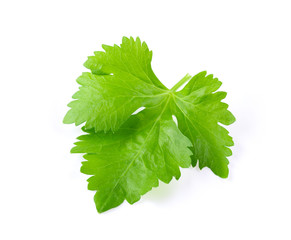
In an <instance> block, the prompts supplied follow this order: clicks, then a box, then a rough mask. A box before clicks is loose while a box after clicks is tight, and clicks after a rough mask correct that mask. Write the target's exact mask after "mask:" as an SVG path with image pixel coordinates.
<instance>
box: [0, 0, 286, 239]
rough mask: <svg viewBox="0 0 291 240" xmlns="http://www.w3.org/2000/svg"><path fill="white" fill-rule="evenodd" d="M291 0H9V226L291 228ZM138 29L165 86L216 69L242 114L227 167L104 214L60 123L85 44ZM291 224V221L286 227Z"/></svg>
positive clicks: (111, 232)
mask: <svg viewBox="0 0 291 240" xmlns="http://www.w3.org/2000/svg"><path fill="white" fill-rule="evenodd" d="M290 11H291V6H290V1H280V0H276V1H267V0H265V1H255V0H252V1H246V0H245V1H234V0H231V1H205V0H204V1H183V0H179V1H169V0H168V1H158V0H156V1H150V0H147V1H137V0H135V1H125V0H122V1H121V0H120V1H105V0H102V1H98V0H97V1H96V0H95V1H84V0H83V1H72V0H70V1H61V0H57V1H54V0H50V1H40V0H38V1H20V0H19V1H12V0H11V1H8V0H7V1H1V3H0V24H1V38H0V43H1V44H0V50H1V52H0V59H1V60H0V61H1V63H0V68H1V71H0V75H1V77H0V80H1V85H0V92H1V93H0V104H1V105H0V108H1V109H0V114H1V118H0V121H1V132H0V141H1V143H0V149H1V167H0V186H1V188H0V194H1V198H0V221H1V223H0V239H3V240H10V239H17V240H19V239H30V240H34V239H38V240H39V239H50V240H51V239H61V240H64V239H70V240H74V239H82V240H85V239H102V240H103V239H199V240H203V239H211V240H212V239H216V240H220V239H224V240H228V239H232V240H233V239H244V240H245V239H280V240H281V239H291V233H290V231H291V230H290V226H291V217H290V215H291V207H290V204H291V197H290V189H291V188H290V184H291V174H290V168H291V157H290V148H291V146H290V144H291V141H290V136H291V131H290V129H291V128H290V125H291V118H290V104H291V99H290V81H291V77H290V70H291V47H290V46H291V34H290V32H291V31H290V29H291V28H290V26H291V14H290ZM122 36H134V37H136V36H140V38H141V39H142V40H144V41H146V42H147V43H148V45H149V47H150V49H152V50H153V53H154V55H153V62H152V66H153V69H154V71H155V73H156V75H157V76H158V77H159V78H160V80H161V81H162V82H163V83H164V84H165V85H166V86H168V87H171V86H173V85H174V84H175V83H176V82H177V81H178V80H179V79H181V78H182V77H183V76H184V75H185V74H186V73H190V74H196V73H198V72H200V71H203V70H207V71H208V73H213V74H214V75H215V76H216V77H218V78H219V79H220V80H221V81H222V82H223V86H222V88H221V89H222V90H224V91H227V92H228V96H227V98H226V100H225V101H227V102H228V103H229V105H230V110H231V111H232V112H233V113H234V115H235V116H236V118H237V121H236V123H235V124H233V125H232V126H230V127H228V130H229V131H230V133H231V135H232V136H233V137H234V140H235V147H233V148H232V150H233V153H234V154H233V156H232V157H230V158H229V159H230V165H229V168H230V175H229V178H228V179H224V180H223V179H220V178H218V177H217V176H215V175H214V174H213V173H212V172H211V171H210V170H209V169H203V170H202V171H200V170H198V169H197V168H194V169H193V168H191V169H183V170H182V177H181V179H180V180H179V181H175V180H173V181H172V182H171V183H170V184H169V185H166V184H161V185H160V187H159V188H156V189H154V190H153V191H151V192H150V193H148V194H146V195H145V196H143V197H142V200H141V201H139V202H138V203H136V204H134V205H132V206H131V205H129V204H128V203H123V204H122V205H121V206H119V207H118V208H116V209H113V210H110V211H108V212H106V213H103V214H98V213H97V211H96V209H95V205H94V201H93V195H94V192H90V191H88V190H87V182H86V179H87V176H86V175H83V174H81V173H80V172H79V168H80V166H81V161H82V157H81V156H80V155H73V154H70V153H69V151H70V148H71V147H72V146H73V142H75V138H76V137H77V136H78V135H79V134H80V133H81V131H80V129H79V128H76V127H74V126H73V125H63V124H62V119H63V116H64V115H65V113H66V111H67V110H68V108H67V107H66V104H67V103H68V102H69V101H70V100H71V96H72V94H73V93H74V92H75V91H76V90H77V89H78V85H77V83H76V82H75V79H76V78H77V77H78V76H79V75H80V74H81V73H82V71H86V69H85V68H84V67H83V66H82V64H83V62H84V61H85V60H86V58H87V56H89V55H92V53H93V51H96V50H100V49H101V44H103V43H105V44H109V45H111V44H114V43H116V44H119V43H120V42H121V38H122ZM288 228H289V229H288Z"/></svg>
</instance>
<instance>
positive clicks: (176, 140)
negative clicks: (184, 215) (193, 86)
mask: <svg viewBox="0 0 291 240" xmlns="http://www.w3.org/2000/svg"><path fill="white" fill-rule="evenodd" d="M168 104H169V99H167V100H166V103H164V104H163V106H162V107H156V108H152V109H147V110H143V111H141V112H140V113H138V114H137V115H133V116H131V117H130V119H129V120H128V121H127V122H126V123H125V124H124V125H123V126H122V127H121V128H120V129H119V130H118V131H117V132H116V133H104V132H100V133H95V132H94V130H89V131H87V132H88V135H83V136H81V137H79V138H78V139H79V140H80V141H79V142H77V143H76V147H74V148H73V149H72V152H73V153H87V154H86V155H85V156H84V158H85V159H86V160H87V161H86V162H83V166H82V168H81V171H82V172H83V173H85V174H89V175H93V177H91V178H89V180H88V181H89V185H88V188H89V189H90V190H97V193H96V195H95V203H96V207H97V210H98V212H104V211H106V210H108V209H110V208H113V207H116V206H118V205H119V204H121V203H122V202H123V201H124V200H125V199H126V200H127V201H128V202H129V203H130V204H133V203H134V202H136V201H138V200H139V199H140V197H141V195H143V194H145V193H146V192H148V191H149V190H151V189H152V187H157V186H158V179H160V180H161V181H163V182H165V183H169V182H170V181H171V179H172V178H173V177H175V178H176V179H179V177H180V175H181V173H180V170H179V167H189V166H190V164H191V159H190V155H191V151H190V150H189V148H188V147H190V146H192V145H191V142H190V141H189V139H188V138H186V137H185V136H184V135H183V134H182V133H181V132H180V131H179V129H178V128H177V126H176V124H175V123H174V122H173V120H172V117H171V114H170V113H169V112H167V109H168Z"/></svg>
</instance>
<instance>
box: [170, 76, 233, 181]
mask: <svg viewBox="0 0 291 240" xmlns="http://www.w3.org/2000/svg"><path fill="white" fill-rule="evenodd" d="M220 85H221V82H220V81H218V79H217V78H213V75H208V76H206V72H201V73H199V74H197V75H196V76H194V77H193V78H192V79H191V80H190V81H189V83H188V84H187V85H186V86H185V87H184V89H183V90H181V91H180V92H177V93H176V94H175V98H174V101H175V105H173V106H174V107H173V109H174V110H173V112H174V114H175V115H176V117H177V119H178V126H179V129H180V130H181V132H182V133H183V134H184V135H185V136H187V137H188V138H189V139H190V140H191V142H192V144H193V148H192V152H193V156H192V165H193V166H195V165H196V164H197V161H198V160H199V167H200V169H202V168H203V167H209V168H210V169H211V170H212V171H213V172H214V173H215V174H216V175H218V176H220V177H222V178H226V177H227V176H228V163H229V162H228V160H227V158H226V157H227V156H230V155H231V154H232V153H231V150H230V149H229V148H228V147H229V146H233V140H232V138H231V137H230V136H229V135H228V131H227V130H226V129H225V128H223V127H222V126H221V125H220V124H218V123H222V124H224V125H229V124H231V123H233V122H234V121H235V118H234V116H233V115H232V114H231V112H229V111H228V110H227V108H228V105H227V104H226V103H223V102H221V100H222V99H224V98H225V97H226V93H225V92H215V91H216V90H217V89H218V88H219V87H220ZM214 92H215V93H214Z"/></svg>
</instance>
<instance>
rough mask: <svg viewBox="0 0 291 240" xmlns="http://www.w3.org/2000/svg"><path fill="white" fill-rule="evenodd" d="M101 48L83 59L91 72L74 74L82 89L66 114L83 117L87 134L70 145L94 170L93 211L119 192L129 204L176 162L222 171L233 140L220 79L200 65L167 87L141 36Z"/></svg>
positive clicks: (171, 173) (114, 201) (166, 177)
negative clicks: (220, 90)
mask: <svg viewBox="0 0 291 240" xmlns="http://www.w3.org/2000/svg"><path fill="white" fill-rule="evenodd" d="M103 49H104V52H101V51H99V52H95V55H94V56H91V57H89V58H88V60H87V61H86V63H85V66H86V67H87V68H88V69H90V71H91V72H90V73H88V72H87V73H83V74H82V76H80V77H79V78H78V79H77V82H78V83H79V84H80V85H81V86H80V90H79V91H78V92H77V93H76V94H75V95H74V96H73V98H74V99H75V100H74V101H72V102H71V103H69V105H68V106H69V107H70V108H71V109H70V110H69V111H68V113H67V114H66V116H65V118H64V122H65V123H75V124H76V125H79V124H82V123H85V126H84V127H83V128H82V129H83V131H84V132H86V135H82V136H80V137H79V138H78V139H79V141H78V142H77V143H75V144H76V146H75V147H74V148H73V149H72V151H71V152H72V153H85V155H84V158H85V159H86V160H87V161H85V162H83V163H82V168H81V171H82V172H83V173H85V174H88V175H92V177H90V178H89V179H88V182H89V184H88V188H89V189H90V190H94V191H97V192H96V194H95V203H96V207H97V210H98V212H104V211H106V210H108V209H111V208H114V207H116V206H118V205H120V204H121V203H122V202H123V201H124V200H127V201H128V202H129V203H130V204H133V203H134V202H136V201H138V200H139V199H140V198H141V196H142V195H143V194H145V193H146V192H148V191H150V190H151V189H152V188H153V187H157V186H158V184H159V181H163V182H165V183H169V182H170V181H171V180H172V178H173V177H174V178H176V179H179V177H180V175H181V173H180V167H190V165H191V163H192V166H196V165H197V163H198V162H199V167H200V169H202V168H203V167H209V168H210V169H211V170H212V171H213V172H214V173H215V174H216V175H218V176H220V177H222V178H226V177H227V176H228V171H229V170H228V159H227V157H228V156H231V154H232V152H231V150H230V148H229V147H230V146H232V145H233V140H232V138H231V137H230V136H229V134H228V131H227V130H226V129H225V128H224V127H223V126H222V124H223V125H229V124H231V123H233V122H234V121H235V118H234V116H233V115H232V114H231V113H230V112H229V111H228V110H227V108H228V105H227V104H226V103H223V102H222V100H223V99H224V98H225V97H226V93H225V92H219V91H217V90H218V89H219V87H220V86H221V82H220V81H218V79H217V78H213V75H208V76H207V75H206V72H201V73H199V74H197V75H196V76H194V77H191V76H190V75H188V74H187V75H186V76H185V77H184V78H182V79H181V80H180V81H179V82H178V83H177V84H176V85H175V86H174V87H173V88H172V89H170V90H169V89H167V88H166V87H165V86H164V85H163V84H162V83H161V82H160V81H159V80H158V78H157V77H156V76H155V74H154V73H153V71H152V68H151V60H152V52H151V51H150V50H149V49H148V47H147V45H146V44H145V43H144V42H143V43H141V41H140V39H139V38H137V39H136V40H134V39H133V38H123V40H122V44H121V45H120V47H119V46H117V45H114V46H112V47H111V46H107V45H103ZM187 82H188V83H187ZM185 83H187V84H186V86H185V87H184V88H183V89H182V90H181V91H178V89H179V88H180V87H181V86H182V85H183V84H185ZM177 91H178V92H177ZM141 107H145V109H144V110H142V111H140V112H139V113H138V114H133V113H134V112H135V111H136V110H137V109H139V108H141ZM173 116H175V117H176V118H177V122H178V123H177V124H178V126H177V125H176V123H175V122H174V120H173Z"/></svg>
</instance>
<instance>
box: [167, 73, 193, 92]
mask: <svg viewBox="0 0 291 240" xmlns="http://www.w3.org/2000/svg"><path fill="white" fill-rule="evenodd" d="M191 78H192V77H191V75H190V74H188V73H187V74H186V76H185V77H183V78H182V79H181V80H180V81H179V82H177V83H176V84H175V86H174V87H172V88H171V91H173V92H174V91H176V90H177V89H178V88H179V87H181V86H182V85H183V84H184V83H186V82H188V81H189V80H190V79H191Z"/></svg>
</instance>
